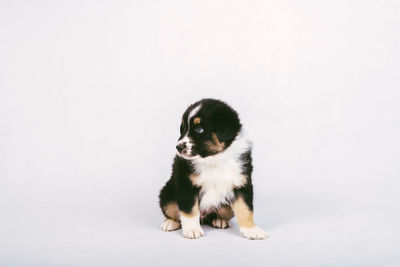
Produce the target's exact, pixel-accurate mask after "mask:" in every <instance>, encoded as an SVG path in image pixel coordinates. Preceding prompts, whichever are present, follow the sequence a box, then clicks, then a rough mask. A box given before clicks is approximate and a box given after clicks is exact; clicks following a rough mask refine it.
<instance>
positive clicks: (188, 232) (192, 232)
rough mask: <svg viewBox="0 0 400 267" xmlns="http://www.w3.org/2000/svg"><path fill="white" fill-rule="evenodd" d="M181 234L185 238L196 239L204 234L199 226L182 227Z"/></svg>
mask: <svg viewBox="0 0 400 267" xmlns="http://www.w3.org/2000/svg"><path fill="white" fill-rule="evenodd" d="M182 234H183V237H185V238H190V239H197V238H200V237H202V236H203V235H204V231H203V229H201V227H200V226H199V227H190V228H182Z"/></svg>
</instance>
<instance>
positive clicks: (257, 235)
mask: <svg viewBox="0 0 400 267" xmlns="http://www.w3.org/2000/svg"><path fill="white" fill-rule="evenodd" d="M251 206H252V205H249V204H248V203H246V201H245V199H244V198H243V196H242V195H240V194H239V195H238V196H237V198H236V200H235V201H234V202H233V203H232V208H233V211H234V213H235V215H236V217H237V220H238V224H239V227H240V232H241V234H242V235H243V236H244V237H246V238H248V239H265V238H266V237H267V234H266V233H265V232H264V231H263V230H262V229H261V228H258V227H257V226H256V225H255V223H254V220H253V210H252V209H251V208H250V207H251Z"/></svg>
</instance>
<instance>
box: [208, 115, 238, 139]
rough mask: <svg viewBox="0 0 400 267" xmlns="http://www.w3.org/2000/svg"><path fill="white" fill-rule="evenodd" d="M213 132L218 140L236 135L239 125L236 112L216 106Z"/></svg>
mask: <svg viewBox="0 0 400 267" xmlns="http://www.w3.org/2000/svg"><path fill="white" fill-rule="evenodd" d="M214 114H215V133H216V134H217V137H218V139H219V141H220V142H225V141H227V140H231V139H233V138H235V137H236V135H237V134H238V132H239V130H240V128H241V125H240V121H239V117H238V115H237V113H236V112H235V111H234V110H232V109H226V108H218V109H216V111H215V113H214Z"/></svg>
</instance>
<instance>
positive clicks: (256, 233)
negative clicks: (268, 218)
mask: <svg viewBox="0 0 400 267" xmlns="http://www.w3.org/2000/svg"><path fill="white" fill-rule="evenodd" d="M240 233H242V235H243V236H244V237H246V238H248V239H252V240H255V239H265V238H267V233H266V232H264V230H262V229H261V228H258V227H257V226H254V227H251V228H247V227H241V228H240Z"/></svg>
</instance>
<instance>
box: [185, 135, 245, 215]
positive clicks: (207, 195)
mask: <svg viewBox="0 0 400 267" xmlns="http://www.w3.org/2000/svg"><path fill="white" fill-rule="evenodd" d="M250 149H251V143H250V142H249V141H248V140H247V138H245V137H244V136H243V134H242V133H239V135H238V136H237V137H236V139H235V140H234V141H233V142H232V144H231V145H230V146H229V147H228V148H227V149H226V150H224V151H223V152H221V153H218V154H216V155H213V156H209V157H206V158H195V159H193V160H192V164H193V167H194V169H195V172H196V174H197V177H196V180H195V181H193V182H194V183H195V184H196V185H197V186H199V187H201V190H200V210H201V211H207V210H209V209H212V208H216V207H218V206H220V205H222V204H229V202H230V201H231V200H233V199H234V192H233V189H234V188H237V187H241V186H243V185H244V184H245V183H246V177H244V176H243V174H242V171H243V170H242V165H243V162H242V161H241V159H240V156H241V155H242V154H243V153H245V152H247V151H249V150H250Z"/></svg>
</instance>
